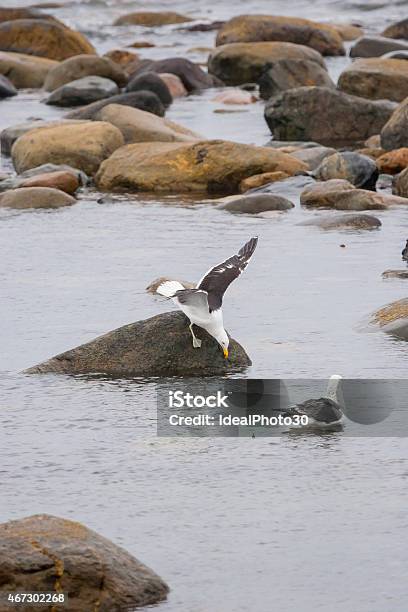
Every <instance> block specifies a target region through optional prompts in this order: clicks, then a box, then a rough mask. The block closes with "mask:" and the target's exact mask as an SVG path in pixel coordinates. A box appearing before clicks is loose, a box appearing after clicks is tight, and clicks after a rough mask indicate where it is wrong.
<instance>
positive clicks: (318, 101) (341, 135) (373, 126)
mask: <svg viewBox="0 0 408 612" xmlns="http://www.w3.org/2000/svg"><path fill="white" fill-rule="evenodd" d="M395 108H396V106H395V104H393V103H392V102H388V101H384V100H381V101H380V100H378V101H372V100H367V99H365V98H359V97H357V96H351V95H348V94H345V93H343V92H341V91H337V90H335V89H330V88H328V87H299V88H297V89H289V90H287V91H284V92H283V93H281V94H279V95H278V96H275V97H273V98H271V99H270V100H269V102H267V104H266V106H265V120H266V123H267V124H268V126H269V129H270V130H271V132H272V134H273V135H274V138H276V139H277V140H295V141H296V140H303V141H306V140H313V141H316V142H319V143H321V144H323V145H327V146H335V147H340V146H348V145H351V144H355V143H358V142H363V141H365V140H366V139H367V138H369V136H372V135H374V134H378V133H379V132H380V131H381V129H382V127H383V126H384V125H385V123H386V122H387V121H388V119H389V118H390V116H391V114H392V113H393V111H394V109H395Z"/></svg>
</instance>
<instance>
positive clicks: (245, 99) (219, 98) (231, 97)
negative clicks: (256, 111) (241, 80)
mask: <svg viewBox="0 0 408 612" xmlns="http://www.w3.org/2000/svg"><path fill="white" fill-rule="evenodd" d="M257 99H258V98H257V97H256V96H254V95H253V94H251V92H249V91H243V90H242V89H228V90H226V91H222V92H220V93H219V94H217V95H216V96H215V97H214V98H213V102H220V103H221V104H253V103H254V102H256V101H257Z"/></svg>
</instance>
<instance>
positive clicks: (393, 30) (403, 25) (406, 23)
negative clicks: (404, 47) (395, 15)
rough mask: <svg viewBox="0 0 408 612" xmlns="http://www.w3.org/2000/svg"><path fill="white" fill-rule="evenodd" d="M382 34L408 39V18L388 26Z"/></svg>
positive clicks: (388, 36)
mask: <svg viewBox="0 0 408 612" xmlns="http://www.w3.org/2000/svg"><path fill="white" fill-rule="evenodd" d="M382 35H383V36H386V37H387V38H405V40H408V18H406V19H402V21H398V22H397V23H393V24H392V25H390V26H388V28H386V29H385V30H384V32H383V33H382Z"/></svg>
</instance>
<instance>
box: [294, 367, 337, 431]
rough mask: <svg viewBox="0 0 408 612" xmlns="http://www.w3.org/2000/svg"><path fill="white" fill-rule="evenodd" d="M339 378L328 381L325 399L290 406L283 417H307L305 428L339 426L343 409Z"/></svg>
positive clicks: (331, 378) (332, 377)
mask: <svg viewBox="0 0 408 612" xmlns="http://www.w3.org/2000/svg"><path fill="white" fill-rule="evenodd" d="M341 380H342V377H341V376H338V375H337V374H335V375H333V376H331V377H330V379H329V384H328V387H327V391H326V395H325V397H320V398H319V399H309V400H306V401H305V402H302V403H301V404H296V406H291V407H290V408H288V410H287V411H286V412H285V413H284V416H290V417H292V416H295V415H296V416H307V417H308V424H307V425H305V427H318V428H327V427H333V426H336V425H340V424H341V423H342V421H343V417H344V414H343V409H342V405H341V404H342V403H343V401H342V400H340V397H339V396H340V391H339V386H340V381H341Z"/></svg>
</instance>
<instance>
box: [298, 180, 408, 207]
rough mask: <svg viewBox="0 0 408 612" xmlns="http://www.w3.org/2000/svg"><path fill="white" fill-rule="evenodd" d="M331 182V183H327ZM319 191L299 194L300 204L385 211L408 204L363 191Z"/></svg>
mask: <svg viewBox="0 0 408 612" xmlns="http://www.w3.org/2000/svg"><path fill="white" fill-rule="evenodd" d="M329 182H331V181H329ZM322 185H323V189H322V190H321V191H319V190H318V189H317V186H312V187H310V188H307V189H305V191H304V192H303V193H302V194H301V199H300V201H301V204H302V205H303V206H309V207H313V208H320V207H324V208H334V209H336V210H355V211H359V210H386V209H387V208H390V207H391V206H399V205H401V204H408V202H405V201H404V198H397V197H396V196H391V195H381V194H379V193H375V192H374V191H368V190H365V189H355V188H353V189H343V188H342V189H333V186H329V187H327V189H326V190H324V185H325V183H323V184H322Z"/></svg>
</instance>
